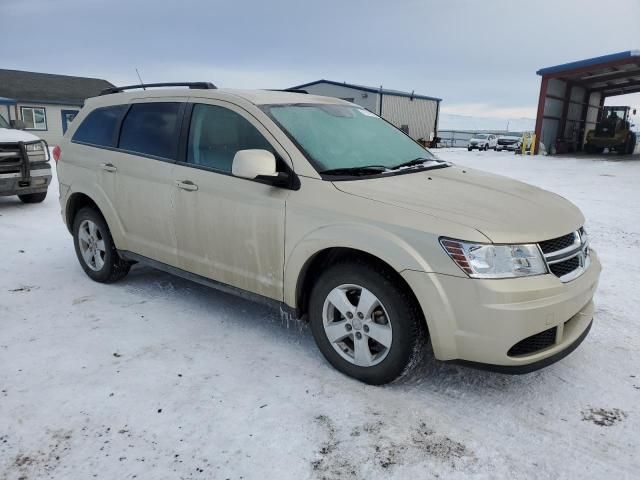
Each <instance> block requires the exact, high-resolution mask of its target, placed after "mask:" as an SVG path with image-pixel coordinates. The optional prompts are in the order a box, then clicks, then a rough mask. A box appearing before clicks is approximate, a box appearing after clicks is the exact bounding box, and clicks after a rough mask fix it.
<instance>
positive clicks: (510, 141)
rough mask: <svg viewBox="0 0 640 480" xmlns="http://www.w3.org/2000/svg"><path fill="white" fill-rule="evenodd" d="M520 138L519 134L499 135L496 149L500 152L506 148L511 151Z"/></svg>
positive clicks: (516, 145)
mask: <svg viewBox="0 0 640 480" xmlns="http://www.w3.org/2000/svg"><path fill="white" fill-rule="evenodd" d="M521 138H522V137H521V136H517V135H500V136H499V137H498V143H497V145H496V151H497V152H501V151H502V150H507V151H509V152H513V151H514V150H515V149H516V148H517V147H518V144H519V142H520V140H521Z"/></svg>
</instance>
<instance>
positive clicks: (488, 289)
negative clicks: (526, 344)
mask: <svg viewBox="0 0 640 480" xmlns="http://www.w3.org/2000/svg"><path fill="white" fill-rule="evenodd" d="M600 270H601V266H600V262H599V260H598V256H597V254H596V253H595V252H594V251H593V250H592V251H591V265H590V266H589V268H588V269H587V270H585V272H584V273H583V274H582V275H581V276H580V277H578V278H576V279H575V280H573V281H571V282H567V283H562V282H561V281H560V280H559V279H558V278H557V277H555V276H554V275H551V274H547V275H540V276H535V277H525V278H517V279H502V280H480V279H470V278H466V277H456V276H451V275H442V274H437V273H423V272H416V271H408V270H407V271H404V272H402V275H403V277H404V279H405V280H406V281H407V283H408V284H409V286H411V288H412V289H413V291H414V293H415V294H416V297H417V298H418V301H419V302H420V304H421V306H422V309H423V311H424V314H425V317H426V319H427V324H428V327H429V333H430V337H431V342H432V345H433V350H434V353H435V356H436V358H437V359H439V360H447V361H457V362H460V363H467V364H469V363H471V364H473V365H474V366H479V365H482V366H483V367H484V368H491V369H494V370H499V371H510V370H511V371H514V373H526V372H527V371H532V370H533V369H536V368H541V367H543V366H546V365H547V364H549V363H551V362H553V361H556V360H559V359H560V358H562V357H563V356H565V355H566V354H568V353H570V352H571V350H572V349H573V348H575V347H577V345H578V344H579V343H580V342H581V341H582V339H583V338H584V337H585V336H586V333H585V332H587V330H588V329H589V327H590V325H591V320H592V318H593V302H592V298H593V294H594V292H595V290H596V287H597V284H598V278H599V276H600ZM553 328H555V334H554V335H555V337H554V340H555V341H552V343H551V344H550V345H548V346H546V347H545V348H542V349H540V350H536V351H533V352H531V353H527V354H525V355H513V354H512V355H509V354H508V352H509V350H510V349H511V348H512V347H514V345H516V344H518V343H519V342H522V341H523V340H525V339H527V338H529V337H531V336H533V335H536V334H539V333H541V332H544V331H548V330H550V329H553ZM565 352H566V353H565ZM563 353H564V355H563ZM549 359H551V360H549ZM504 367H510V368H504ZM518 370H520V371H518Z"/></svg>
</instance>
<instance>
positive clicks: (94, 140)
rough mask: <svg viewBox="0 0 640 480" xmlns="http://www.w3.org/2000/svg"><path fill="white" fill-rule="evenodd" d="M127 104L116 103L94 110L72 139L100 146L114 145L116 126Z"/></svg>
mask: <svg viewBox="0 0 640 480" xmlns="http://www.w3.org/2000/svg"><path fill="white" fill-rule="evenodd" d="M126 108H127V105H114V106H112V107H102V108H96V109H95V110H93V111H92V112H91V113H89V115H87V118H85V119H84V121H83V122H82V123H81V124H80V126H79V127H78V129H77V130H76V132H75V133H74V134H73V138H72V141H74V142H81V143H88V144H91V145H97V146H100V147H113V146H114V144H115V134H116V127H117V126H118V122H119V121H120V117H121V116H122V114H123V113H124V111H125V109H126Z"/></svg>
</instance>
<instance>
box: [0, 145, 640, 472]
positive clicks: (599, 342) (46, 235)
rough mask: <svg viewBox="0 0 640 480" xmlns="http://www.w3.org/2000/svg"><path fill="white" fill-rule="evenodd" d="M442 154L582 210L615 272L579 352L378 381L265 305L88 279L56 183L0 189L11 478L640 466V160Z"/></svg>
mask: <svg viewBox="0 0 640 480" xmlns="http://www.w3.org/2000/svg"><path fill="white" fill-rule="evenodd" d="M438 153H439V155H440V156H441V157H442V158H445V159H448V160H452V161H454V162H457V163H460V164H464V165H468V166H473V167H477V168H483V169H486V170H490V171H492V172H497V173H501V174H504V175H508V176H512V177H515V178H518V179H521V180H525V181H528V182H530V183H533V184H536V185H539V186H541V187H544V188H547V189H549V190H553V191H555V192H558V193H560V194H562V195H564V196H566V197H567V198H569V199H570V200H572V201H573V202H575V203H576V204H577V205H578V206H579V207H580V208H582V210H583V211H584V213H585V215H586V217H587V218H588V224H587V227H588V229H589V232H590V234H591V236H592V241H593V246H594V247H595V248H596V249H597V250H598V251H599V253H600V256H601V259H602V262H603V264H604V271H603V273H602V278H601V284H600V288H599V290H598V293H597V296H596V301H597V311H596V317H595V322H594V326H593V329H592V331H591V334H590V335H589V337H588V338H587V340H586V341H585V342H584V343H583V344H582V346H581V347H580V348H579V349H578V350H576V351H575V352H574V353H572V354H571V355H570V356H569V357H567V358H566V359H564V360H563V361H561V362H560V363H558V364H555V365H553V366H551V367H548V368H546V369H545V370H542V371H539V372H536V373H533V374H530V375H525V376H515V377H514V376H503V375H499V374H492V373H487V372H482V371H475V370H470V369H466V368H462V367H455V366H450V365H443V364H437V363H432V364H429V365H428V366H427V367H426V368H425V369H424V372H423V376H422V378H421V380H419V381H416V382H414V383H412V384H404V385H391V386H386V387H370V386H366V385H363V384H361V383H358V382H356V381H354V380H351V379H349V378H346V377H344V376H342V375H340V374H339V373H337V372H336V371H335V370H333V369H332V368H331V367H330V366H328V364H327V363H326V362H325V361H324V359H323V358H322V357H321V355H320V353H319V352H318V350H317V349H316V348H315V345H314V344H313V339H312V337H311V334H310V332H309V330H308V329H306V328H301V327H300V326H299V325H297V324H293V323H286V322H285V321H283V320H281V318H280V316H279V314H278V313H277V312H273V311H271V310H269V309H267V308H266V307H262V306H257V305H254V304H251V303H248V302H247V301H245V300H241V299H238V298H235V297H231V296H228V295H226V294H223V293H219V292H217V291H214V290H210V289H207V288H205V287H202V286H199V285H196V284H193V283H190V282H188V281H185V280H181V279H179V278H175V277H172V276H169V275H166V274H164V273H159V272H157V271H154V270H151V269H148V268H141V267H137V268H134V269H133V270H132V272H131V274H130V275H129V277H127V278H126V279H125V280H124V281H122V282H119V283H117V284H114V285H101V284H98V283H94V282H92V281H90V280H89V279H88V278H87V277H86V276H85V274H84V273H83V272H82V270H81V269H80V266H79V265H78V262H77V260H76V258H75V254H74V251H73V247H72V241H71V237H70V235H69V234H68V232H67V231H66V229H65V227H64V226H63V224H62V222H61V220H60V216H59V212H58V203H57V198H56V197H57V187H55V186H54V187H52V188H51V190H50V195H49V197H48V198H47V199H46V201H45V203H43V204H40V205H23V204H21V203H20V202H19V201H18V200H17V199H16V198H0V260H1V261H0V479H2V480H5V479H18V478H23V479H29V480H31V479H42V478H59V479H87V478H104V479H109V480H112V479H126V478H140V479H165V478H166V479H178V478H206V479H225V478H230V479H267V478H269V479H271V478H273V479H305V478H311V479H315V478H318V479H319V478H329V479H333V478H340V479H355V478H367V479H377V478H380V479H382V478H391V477H393V478H400V479H407V478H416V479H422V478H554V479H555V478H568V479H569V478H571V479H573V478H594V479H595V478H597V479H602V478H638V471H639V469H640V456H639V455H638V454H639V452H640V407H639V405H640V318H639V316H638V311H639V307H640V257H639V256H638V251H639V250H640V208H639V204H640V193H639V192H640V190H639V189H640V161H638V160H621V159H620V158H618V157H616V156H611V157H592V158H582V159H573V158H552V157H536V158H533V159H532V158H528V157H524V158H523V157H520V156H515V155H513V154H507V153H494V152H473V153H471V152H467V151H466V150H448V151H447V150H443V151H439V152H438Z"/></svg>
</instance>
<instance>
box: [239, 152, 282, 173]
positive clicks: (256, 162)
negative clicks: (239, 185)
mask: <svg viewBox="0 0 640 480" xmlns="http://www.w3.org/2000/svg"><path fill="white" fill-rule="evenodd" d="M231 168H232V169H231V173H233V174H234V175H235V176H236V177H241V178H249V179H251V180H253V179H255V178H257V177H261V176H265V177H277V176H278V172H277V171H276V157H275V156H274V155H273V153H271V152H269V151H267V150H257V149H256V150H239V151H237V152H236V154H235V155H234V157H233V164H232V167H231Z"/></svg>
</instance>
